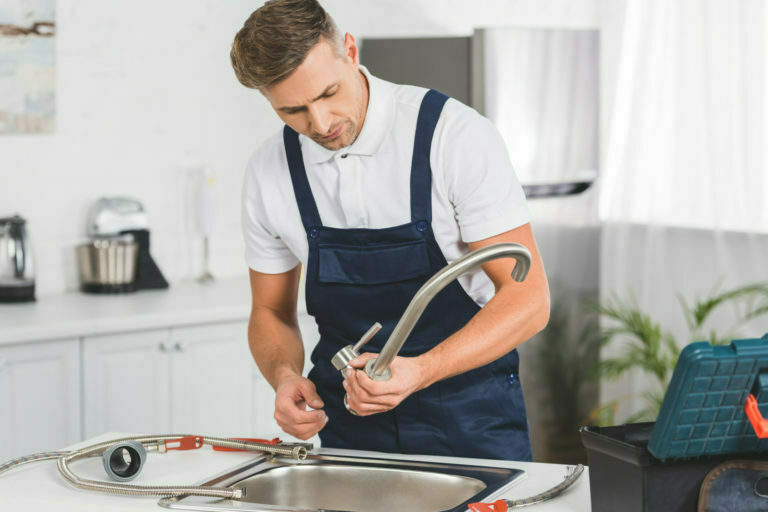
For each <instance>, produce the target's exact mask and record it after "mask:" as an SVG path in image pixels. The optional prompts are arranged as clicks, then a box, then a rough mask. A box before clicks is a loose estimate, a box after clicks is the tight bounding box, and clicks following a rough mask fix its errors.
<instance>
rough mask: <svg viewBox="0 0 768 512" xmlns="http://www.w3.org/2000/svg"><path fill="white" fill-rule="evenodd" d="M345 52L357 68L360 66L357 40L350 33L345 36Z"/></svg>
mask: <svg viewBox="0 0 768 512" xmlns="http://www.w3.org/2000/svg"><path fill="white" fill-rule="evenodd" d="M344 51H345V52H346V55H347V58H349V59H350V60H351V61H352V63H353V64H354V65H355V67H357V66H359V65H360V51H359V50H358V48H357V43H356V42H355V38H354V37H353V36H352V34H350V33H349V32H347V33H346V34H344Z"/></svg>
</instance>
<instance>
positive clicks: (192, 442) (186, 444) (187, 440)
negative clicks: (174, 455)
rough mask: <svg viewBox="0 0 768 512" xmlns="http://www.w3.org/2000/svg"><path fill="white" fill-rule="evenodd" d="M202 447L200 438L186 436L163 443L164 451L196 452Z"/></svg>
mask: <svg viewBox="0 0 768 512" xmlns="http://www.w3.org/2000/svg"><path fill="white" fill-rule="evenodd" d="M202 447H203V438H202V437H200V436H187V437H180V438H178V439H168V440H167V441H165V450H166V451H171V450H197V449H198V448H202Z"/></svg>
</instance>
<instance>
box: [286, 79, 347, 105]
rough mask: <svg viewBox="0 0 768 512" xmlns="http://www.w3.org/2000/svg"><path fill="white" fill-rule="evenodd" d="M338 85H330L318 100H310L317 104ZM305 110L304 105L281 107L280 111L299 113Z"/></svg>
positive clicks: (335, 83) (337, 83) (336, 83)
mask: <svg viewBox="0 0 768 512" xmlns="http://www.w3.org/2000/svg"><path fill="white" fill-rule="evenodd" d="M337 85H339V82H334V83H332V84H331V85H329V86H328V87H326V88H325V89H324V90H323V92H321V93H320V95H319V96H317V97H316V98H313V99H312V100H310V103H313V102H315V101H317V100H319V99H320V98H322V97H323V96H325V95H326V94H328V91H330V90H331V89H333V88H334V87H336V86H337ZM303 108H305V107H304V105H299V106H298V107H280V108H279V109H278V110H280V111H283V112H296V111H298V110H301V109H303Z"/></svg>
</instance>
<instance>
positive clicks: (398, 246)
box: [283, 91, 531, 460]
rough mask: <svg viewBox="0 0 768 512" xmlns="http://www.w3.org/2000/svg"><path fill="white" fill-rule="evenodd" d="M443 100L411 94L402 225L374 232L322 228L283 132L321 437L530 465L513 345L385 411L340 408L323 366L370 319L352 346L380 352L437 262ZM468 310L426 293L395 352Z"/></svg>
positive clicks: (438, 332)
mask: <svg viewBox="0 0 768 512" xmlns="http://www.w3.org/2000/svg"><path fill="white" fill-rule="evenodd" d="M447 99H448V97H447V96H445V95H444V94H442V93H439V92H437V91H429V92H428V93H427V94H426V95H425V96H424V99H423V100H422V104H421V108H420V110H419V114H418V121H417V126H416V139H415V144H414V148H413V160H412V165H411V222H409V223H407V224H403V225H400V226H394V227H389V228H384V229H339V228H330V227H326V226H323V224H322V222H321V219H320V215H319V213H318V210H317V205H316V203H315V200H314V197H313V196H312V191H311V189H310V186H309V181H308V180H307V174H306V170H305V168H304V161H303V157H302V153H301V147H300V144H299V137H298V134H297V133H296V132H295V131H293V130H292V129H291V128H289V127H288V126H286V127H285V129H284V132H283V135H284V142H285V150H286V155H287V158H288V165H289V168H290V173H291V180H292V182H293V190H294V192H295V194H296V200H297V202H298V206H299V211H300V213H301V220H302V223H303V224H304V227H305V229H306V232H307V241H308V242H309V259H308V262H307V285H306V300H307V311H308V312H309V314H311V315H312V316H314V317H315V320H316V321H317V325H318V327H319V332H320V341H319V342H318V344H317V347H316V348H315V350H314V352H313V353H312V362H313V363H314V368H313V369H312V371H311V372H310V373H309V378H310V379H311V380H312V382H314V384H315V385H316V387H317V392H318V394H319V395H320V397H321V398H322V399H323V401H324V403H325V407H324V409H325V411H326V413H327V415H328V417H329V421H328V423H327V424H326V426H325V428H324V429H323V430H321V431H320V439H321V441H322V444H323V446H326V447H335V448H350V449H359V450H374V451H382V452H392V453H414V454H430V455H448V456H461V457H481V458H490V459H506V460H530V459H531V450H530V441H529V439H528V422H527V420H526V414H525V404H524V402H523V394H522V391H521V389H520V382H519V379H518V370H519V368H518V367H519V358H518V354H517V351H516V350H513V351H512V352H510V353H508V354H507V355H506V356H504V357H502V358H500V359H499V360H497V361H495V362H493V363H491V364H488V365H486V366H483V367H481V368H477V369H475V370H472V371H469V372H467V373H464V374H462V375H458V376H455V377H452V378H449V379H445V380H443V381H440V382H437V383H435V384H433V385H432V386H430V387H428V388H426V389H424V390H421V391H419V392H417V393H414V394H413V395H411V396H409V397H408V398H406V399H405V400H404V401H403V402H402V403H401V404H400V405H398V406H397V407H396V408H395V409H393V410H391V411H388V412H386V413H380V414H374V415H372V416H365V417H359V416H354V415H352V414H350V413H349V412H348V411H347V410H346V409H345V408H344V404H343V397H344V388H343V387H342V377H341V374H340V373H339V371H338V370H336V369H335V368H334V367H333V365H332V364H331V358H332V357H333V355H334V354H335V353H336V352H337V351H338V350H340V349H342V348H343V347H345V346H346V345H351V344H354V343H355V342H356V341H357V340H358V339H359V338H360V336H362V335H363V333H365V331H366V330H368V328H369V327H371V326H372V325H373V324H374V323H375V322H380V323H381V324H382V326H383V328H382V329H381V331H379V333H378V334H376V336H374V338H373V339H372V340H371V341H370V342H369V343H368V344H367V345H366V346H365V347H363V350H362V351H363V352H375V353H378V352H380V351H381V348H382V347H383V345H384V343H385V342H386V340H387V339H388V338H389V335H390V334H391V333H392V330H393V329H394V327H395V325H396V324H397V321H398V320H399V319H400V316H401V315H402V314H403V312H404V311H405V309H406V307H407V306H408V303H409V302H410V301H411V298H412V297H413V296H414V294H415V293H416V291H417V290H418V289H419V288H420V287H421V285H423V284H424V283H425V282H426V281H427V279H429V277H431V276H432V275H433V274H435V273H436V272H438V271H439V270H440V269H442V268H443V267H444V266H445V265H446V264H447V262H446V260H445V257H444V256H443V254H442V251H441V250H440V247H439V246H438V244H437V242H436V241H435V236H434V234H433V232H432V227H431V221H432V206H431V198H432V190H431V189H432V187H431V180H432V171H431V168H430V162H429V154H430V147H431V144H432V135H433V133H434V130H435V125H436V124H437V120H438V118H439V117H440V112H441V111H442V109H443V105H444V104H445V101H446V100H447ZM384 171H385V169H382V172H384ZM479 309H480V308H479V306H478V305H477V304H476V303H475V301H474V300H472V298H470V297H469V295H467V293H466V292H465V291H464V289H463V288H462V287H461V285H460V284H459V283H458V282H457V281H454V282H453V283H451V284H450V285H449V286H447V287H446V288H445V289H443V290H442V291H441V292H440V293H439V294H438V295H437V296H436V297H435V298H434V299H433V300H432V302H431V303H430V305H429V306H428V307H427V309H426V310H425V311H424V314H423V315H422V317H421V319H420V320H419V322H418V323H417V324H416V326H415V327H414V329H413V331H412V332H411V334H410V336H409V337H408V339H407V341H406V342H405V345H404V346H403V349H402V350H401V352H400V355H401V356H416V355H419V354H422V353H424V352H426V351H428V350H430V349H431V348H433V347H434V346H436V345H437V344H439V343H440V342H442V341H443V340H445V339H446V338H448V337H449V336H450V335H451V334H453V333H454V332H456V331H457V330H459V329H461V328H462V327H463V326H464V325H465V324H466V323H467V322H468V321H469V320H470V319H471V318H472V317H473V316H474V315H475V313H477V312H478V311H479Z"/></svg>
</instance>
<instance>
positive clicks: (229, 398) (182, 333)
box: [170, 322, 255, 437]
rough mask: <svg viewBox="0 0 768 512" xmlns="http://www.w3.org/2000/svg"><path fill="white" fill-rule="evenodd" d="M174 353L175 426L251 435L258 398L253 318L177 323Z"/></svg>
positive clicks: (178, 429)
mask: <svg viewBox="0 0 768 512" xmlns="http://www.w3.org/2000/svg"><path fill="white" fill-rule="evenodd" d="M171 338H172V347H173V354H172V356H171V358H170V363H171V371H170V378H171V381H170V386H171V407H170V409H171V428H172V430H173V431H174V432H189V433H192V434H198V433H199V434H208V435H213V436H236V437H246V436H247V435H249V434H250V433H251V424H250V423H251V403H252V401H253V398H252V397H253V392H252V383H251V371H252V370H251V368H252V367H253V366H255V363H254V362H253V358H252V357H251V354H250V351H249V350H248V323H247V322H234V323H225V324H212V325H204V326H196V327H185V328H179V329H173V331H172V335H171Z"/></svg>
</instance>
